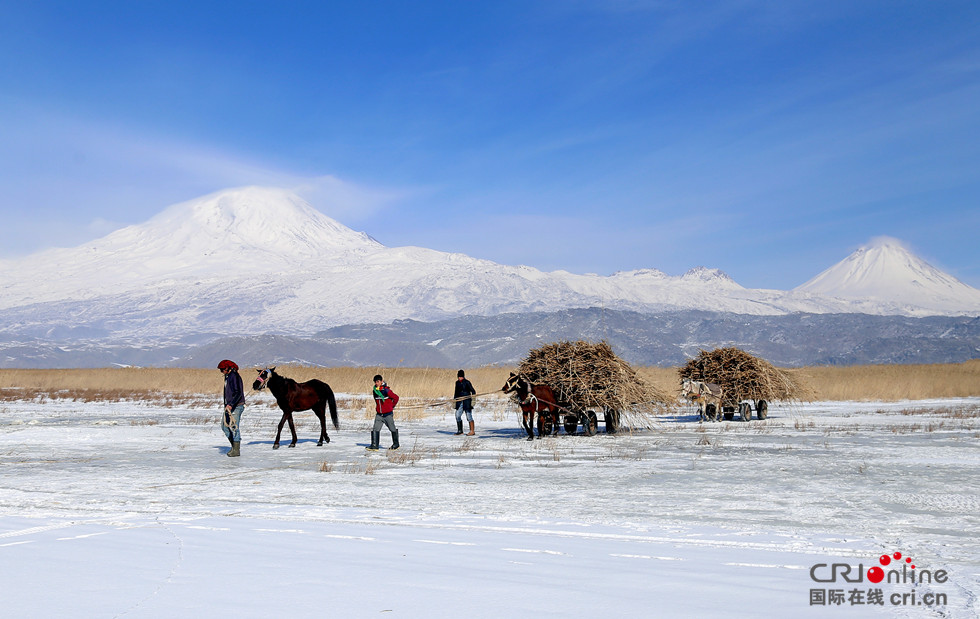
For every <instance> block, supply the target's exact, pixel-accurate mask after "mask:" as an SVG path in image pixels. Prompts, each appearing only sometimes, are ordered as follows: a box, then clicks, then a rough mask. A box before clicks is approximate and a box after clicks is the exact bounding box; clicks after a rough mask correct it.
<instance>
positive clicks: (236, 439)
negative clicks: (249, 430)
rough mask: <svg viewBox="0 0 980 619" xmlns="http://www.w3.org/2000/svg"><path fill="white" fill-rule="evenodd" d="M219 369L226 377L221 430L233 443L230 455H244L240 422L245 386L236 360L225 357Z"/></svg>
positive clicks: (243, 406) (243, 408) (243, 405)
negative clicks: (242, 452)
mask: <svg viewBox="0 0 980 619" xmlns="http://www.w3.org/2000/svg"><path fill="white" fill-rule="evenodd" d="M218 369H219V370H221V373H222V374H224V377H225V410H224V414H222V415H221V430H222V431H223V432H224V433H225V436H226V437H228V442H229V443H231V449H230V450H229V451H228V456H230V457H232V458H234V457H236V456H240V455H242V454H241V445H242V433H241V429H240V428H239V424H240V423H241V420H242V413H243V412H244V411H245V386H244V385H243V384H242V377H241V376H240V375H239V374H238V364H236V363H235V362H234V361H229V360H228V359H224V360H223V361H222V362H221V363H219V364H218Z"/></svg>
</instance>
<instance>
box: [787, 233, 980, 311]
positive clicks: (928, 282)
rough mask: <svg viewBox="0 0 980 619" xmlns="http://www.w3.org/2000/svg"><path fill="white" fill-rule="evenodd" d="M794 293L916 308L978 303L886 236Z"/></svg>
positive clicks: (979, 297)
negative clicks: (891, 302)
mask: <svg viewBox="0 0 980 619" xmlns="http://www.w3.org/2000/svg"><path fill="white" fill-rule="evenodd" d="M796 290H798V291H802V292H815V293H819V294H825V295H831V296H836V297H854V298H856V297H860V298H869V297H871V298H876V299H881V300H886V301H893V302H898V303H911V304H918V305H921V304H923V303H926V304H946V303H947V302H954V303H958V304H959V305H960V306H962V305H963V304H964V303H965V304H966V305H971V304H972V305H974V306H975V305H976V304H977V303H978V302H980V290H977V289H976V288H973V287H971V286H968V285H966V284H964V283H963V282H961V281H959V280H958V279H956V278H955V277H953V276H952V275H949V274H947V273H944V272H942V271H940V270H939V269H937V268H935V267H933V266H932V265H930V264H929V263H928V262H926V261H924V260H922V259H921V258H919V257H918V256H916V255H915V254H913V253H912V252H911V251H909V250H908V249H907V248H906V247H905V246H903V245H902V243H901V242H900V241H898V240H896V239H893V238H890V237H879V238H876V239H873V240H872V241H871V242H870V243H869V244H867V245H865V246H864V247H861V248H860V249H858V250H857V251H855V252H854V253H852V254H851V255H850V256H848V257H847V258H845V259H844V260H842V261H841V262H839V263H837V264H835V265H834V266H832V267H830V268H829V269H827V270H826V271H824V272H823V273H820V274H819V275H817V276H816V277H814V278H813V279H811V280H810V281H808V282H806V283H805V284H803V285H802V286H799V287H797V288H796Z"/></svg>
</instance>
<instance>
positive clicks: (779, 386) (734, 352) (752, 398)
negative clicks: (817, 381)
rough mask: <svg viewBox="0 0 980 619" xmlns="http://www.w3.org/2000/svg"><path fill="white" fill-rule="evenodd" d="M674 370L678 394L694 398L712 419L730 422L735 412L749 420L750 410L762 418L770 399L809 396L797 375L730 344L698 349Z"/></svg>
mask: <svg viewBox="0 0 980 619" xmlns="http://www.w3.org/2000/svg"><path fill="white" fill-rule="evenodd" d="M678 373H679V374H680V378H681V393H682V395H683V396H684V397H686V398H688V399H690V400H694V401H697V402H698V409H699V412H700V413H701V418H702V419H708V420H712V421H721V419H722V418H724V419H726V420H729V421H730V420H732V419H734V418H735V415H736V414H738V416H739V419H741V420H742V421H749V420H750V419H752V411H753V410H755V416H756V418H757V419H760V420H762V419H765V418H766V417H768V415H769V403H770V402H773V401H777V400H782V401H787V400H805V399H812V392H811V391H810V389H809V387H807V386H806V384H805V382H804V381H803V380H802V379H801V378H799V377H797V376H793V375H791V374H789V373H788V372H786V371H785V370H780V369H778V368H776V367H774V366H773V365H772V364H770V363H769V362H767V361H765V360H763V359H760V358H758V357H755V356H753V355H750V354H749V353H747V352H745V351H742V350H739V349H737V348H733V347H729V348H717V349H715V350H712V351H706V350H702V351H701V353H700V354H699V355H698V356H697V357H696V358H694V359H691V360H690V361H688V363H687V364H686V365H685V366H683V367H681V368H680V369H679V370H678ZM708 385H710V388H709V387H707V386H708Z"/></svg>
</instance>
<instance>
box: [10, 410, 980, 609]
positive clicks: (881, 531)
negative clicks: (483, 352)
mask: <svg viewBox="0 0 980 619" xmlns="http://www.w3.org/2000/svg"><path fill="white" fill-rule="evenodd" d="M265 397H267V396H265V395H263V396H262V397H261V398H257V397H255V396H254V394H253V395H252V397H251V399H250V403H253V404H255V405H254V406H251V407H250V408H249V409H247V410H246V413H245V417H244V418H243V432H244V442H243V445H242V454H243V455H242V457H241V458H227V457H226V456H225V455H224V454H225V452H226V451H227V449H228V444H227V441H226V440H225V438H224V436H223V435H222V434H221V431H220V429H219V428H218V426H217V418H218V416H217V412H216V407H212V408H194V407H192V406H173V405H166V404H164V403H162V402H160V403H153V402H101V403H100V402H94V403H93V402H89V403H85V402H75V401H70V400H47V401H44V402H38V401H13V402H10V401H8V402H2V403H0V570H2V574H3V578H2V579H0V599H2V608H3V614H4V616H9V617H55V616H61V617H65V616H67V617H176V616H188V615H190V614H205V613H206V614H207V615H208V616H215V617H225V616H228V617H231V616H235V617H266V616H273V615H283V616H290V617H307V616H309V617H322V616H334V617H373V616H401V617H462V616H467V617H505V616H519V617H552V616H553V617H558V616H561V617H567V616H575V617H600V616H601V617H606V616H610V617H619V616H625V617H649V616H672V617H677V616H689V617H704V616H744V617H750V616H751V617H758V616H773V617H782V616H798V615H804V616H820V617H840V616H880V615H887V616H910V617H920V616H944V617H974V616H977V615H978V613H980V600H978V595H980V543H978V538H980V448H978V438H980V399H963V400H935V401H917V402H900V403H877V402H875V403H865V402H860V403H859V402H834V403H826V402H825V403H813V404H806V405H796V406H773V407H772V408H771V409H770V417H769V419H768V420H767V421H757V420H754V421H752V422H748V423H745V422H740V421H730V422H722V423H714V424H698V423H697V422H696V420H695V418H694V417H693V415H690V414H684V415H677V416H671V417H663V418H661V419H660V421H659V422H658V423H657V424H656V427H654V428H651V429H649V430H643V431H637V432H633V433H628V432H621V433H619V434H616V435H606V434H604V433H601V432H600V434H598V435H596V436H594V437H584V436H565V435H564V434H562V435H560V436H558V437H555V438H546V439H543V440H535V441H533V442H528V441H525V440H524V438H523V435H522V432H521V430H520V428H519V424H518V422H517V419H516V414H515V412H514V411H513V409H512V405H510V404H509V403H507V402H505V401H504V400H502V399H501V400H492V399H490V398H484V399H482V400H481V402H480V403H479V404H480V408H479V409H478V411H477V415H476V417H477V432H478V436H476V437H475V438H465V437H458V436H453V434H452V433H453V432H454V431H455V421H454V420H453V418H452V416H451V413H450V412H449V411H448V409H445V408H444V409H435V410H436V411H437V412H434V413H432V414H430V415H428V416H426V417H424V418H422V419H420V420H418V421H409V420H407V419H406V415H405V414H404V413H403V414H402V416H401V417H400V418H399V417H398V413H396V419H397V420H398V424H399V427H400V429H401V442H402V449H401V450H399V451H397V452H385V451H384V450H382V451H381V452H380V453H377V454H368V453H366V452H365V450H364V446H365V445H366V444H367V442H368V440H367V439H368V435H369V429H368V428H369V424H370V423H371V420H370V419H368V418H366V417H365V416H364V414H363V413H362V411H363V410H364V404H363V402H359V401H357V400H352V399H351V398H341V406H342V425H341V429H340V430H333V429H332V428H331V429H330V436H331V438H332V439H333V441H332V442H331V443H330V444H328V445H325V446H323V447H317V446H316V443H315V438H316V434H317V430H316V429H315V425H314V419H313V417H312V415H310V414H308V413H300V414H298V418H299V420H300V443H299V445H298V446H297V447H296V448H295V449H288V448H285V447H284V448H282V449H280V450H278V451H274V450H272V449H271V445H272V439H273V436H274V431H275V424H276V422H277V421H278V418H279V415H278V413H277V412H276V411H275V410H273V409H271V408H270V407H269V406H268V401H267V400H265V399H264V398H265ZM405 403H407V402H406V401H405V400H403V404H405ZM201 406H203V405H201ZM353 410H356V411H357V412H356V413H355V412H352V411H353ZM406 412H407V409H406ZM684 412H685V413H690V412H691V411H684ZM600 429H601V426H600ZM382 444H383V445H388V444H389V438H388V433H387V431H386V430H385V431H383V433H382ZM896 552H900V553H902V555H903V560H904V558H906V557H908V558H911V559H912V560H913V562H914V564H915V565H916V570H915V572H916V573H919V574H922V573H924V572H926V571H930V572H932V573H935V574H936V576H937V578H938V577H939V572H940V571H941V570H944V571H945V572H946V573H947V574H948V578H947V579H946V581H945V582H943V583H939V582H933V583H924V584H919V585H913V584H911V583H908V582H905V583H899V584H896V583H894V582H892V583H889V582H887V581H885V582H881V583H879V584H875V583H873V582H871V581H869V580H868V579H867V578H863V580H862V582H859V583H851V582H847V581H845V580H843V578H842V577H838V578H837V580H836V581H835V582H817V581H815V580H814V579H813V577H812V576H815V577H816V578H820V579H824V580H828V579H829V576H830V574H831V569H832V568H831V567H830V566H831V564H834V563H843V564H849V565H852V566H854V567H855V568H856V566H857V565H858V564H861V565H863V567H864V570H865V571H866V570H868V569H870V568H871V567H872V566H878V565H879V557H880V556H881V555H883V554H885V553H887V554H889V555H891V554H892V553H896ZM899 563H902V561H893V562H892V564H891V565H890V566H888V567H886V568H884V569H886V570H888V569H891V568H894V567H895V565H897V564H899ZM821 564H826V567H819V566H820V565H821ZM814 566H818V567H816V568H814ZM909 571H910V570H909V569H908V567H907V566H906V573H908V572H909ZM853 573H856V572H852V574H853ZM896 574H898V572H897V571H896ZM838 591H840V592H842V593H840V594H838V593H837V592H838ZM912 594H914V596H915V598H914V601H915V604H914V605H913V598H912ZM879 595H880V596H881V597H879ZM942 595H945V600H942V597H941V596H942ZM821 596H823V599H824V600H825V601H826V600H827V599H834V598H837V599H838V600H840V602H841V603H839V604H837V603H833V602H831V603H830V604H829V606H830V607H829V608H828V607H827V605H821V604H818V603H816V602H818V601H819V600H820V599H821ZM838 596H841V597H842V598H843V599H842V600H841V599H840V597H838ZM871 599H881V600H882V601H883V604H882V605H878V604H868V603H867V602H868V601H869V600H871ZM924 600H930V601H933V602H934V603H933V604H932V605H931V606H930V605H926V604H924V603H923V602H924ZM935 600H942V601H945V603H944V604H943V603H935Z"/></svg>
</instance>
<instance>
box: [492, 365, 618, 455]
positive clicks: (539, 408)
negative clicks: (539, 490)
mask: <svg viewBox="0 0 980 619" xmlns="http://www.w3.org/2000/svg"><path fill="white" fill-rule="evenodd" d="M501 391H503V392H504V393H513V394H514V397H515V398H516V399H517V404H518V406H520V408H521V412H522V414H523V419H522V422H523V425H524V431H525V432H527V440H529V441H530V440H534V418H535V415H536V416H537V421H538V438H541V437H542V436H552V435H554V434H558V428H559V427H562V428H565V434H570V435H571V434H578V429H579V425H580V424H581V426H582V434H584V435H585V436H595V435H596V433H597V432H598V431H599V415H598V413H597V412H596V411H595V410H591V409H585V408H582V407H580V406H576V405H575V404H574V403H573V402H569V401H563V400H562V398H561V397H559V396H558V395H557V394H556V393H555V390H554V389H552V388H551V386H550V385H545V384H535V383H532V382H531V381H530V380H529V379H528V378H527V377H526V376H524V374H515V373H513V372H511V374H510V378H508V379H507V382H505V383H504V386H503V388H502V389H501ZM558 393H562V392H561V391H559V392H558ZM601 412H602V422H603V425H604V426H605V430H606V433H608V434H615V433H616V429H617V426H618V425H619V413H618V412H617V411H614V410H612V409H610V408H608V407H602V409H601Z"/></svg>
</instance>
